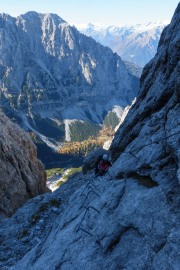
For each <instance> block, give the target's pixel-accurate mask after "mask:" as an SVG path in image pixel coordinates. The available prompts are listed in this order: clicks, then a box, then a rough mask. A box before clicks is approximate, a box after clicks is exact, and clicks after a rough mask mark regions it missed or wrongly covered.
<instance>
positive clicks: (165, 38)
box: [111, 6, 180, 162]
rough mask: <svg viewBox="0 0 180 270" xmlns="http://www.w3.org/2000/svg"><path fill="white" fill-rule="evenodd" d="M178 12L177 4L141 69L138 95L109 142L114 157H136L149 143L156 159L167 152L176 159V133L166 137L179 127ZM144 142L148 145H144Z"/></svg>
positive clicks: (179, 65) (179, 68) (179, 41)
mask: <svg viewBox="0 0 180 270" xmlns="http://www.w3.org/2000/svg"><path fill="white" fill-rule="evenodd" d="M179 13H180V6H178V8H177V10H176V13H175V15H174V17H173V19H172V22H171V24H170V25H169V26H167V27H166V28H165V30H164V31H163V33H162V36H161V39H160V42H159V47H158V52H157V54H156V56H155V58H154V59H153V60H152V61H151V62H149V64H148V65H146V67H145V69H144V70H143V74H142V77H141V90H140V94H139V97H138V98H137V101H136V103H135V105H134V106H133V107H132V109H131V110H130V111H129V113H128V116H127V118H126V120H125V122H124V123H123V124H122V126H121V127H120V128H119V130H118V131H117V133H116V135H115V138H114V140H113V143H112V145H111V152H112V157H113V159H114V160H116V159H117V158H118V157H119V155H120V154H121V153H122V152H124V151H125V152H129V151H131V152H133V153H134V155H136V154H137V159H138V158H140V156H142V155H143V152H144V151H145V150H146V151H148V147H149V148H151V150H152V152H153V151H155V152H156V153H157V156H156V158H155V159H156V160H160V159H162V158H163V157H165V156H166V155H167V156H173V158H174V160H176V162H179V154H178V149H179V136H180V134H176V135H174V136H172V137H169V136H171V135H172V134H174V133H177V132H178V131H180V122H179V121H180V120H179V119H180V107H179V102H180V31H179V23H180V15H179ZM153 141H155V142H156V143H158V146H159V147H160V149H159V147H157V144H156V143H154V144H153V143H152V144H151V142H153ZM146 144H150V145H149V146H147V147H146V148H144V145H146ZM130 157H131V158H133V156H132V154H130ZM155 159H153V160H152V161H153V162H155Z"/></svg>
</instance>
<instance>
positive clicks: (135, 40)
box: [80, 22, 167, 67]
mask: <svg viewBox="0 0 180 270" xmlns="http://www.w3.org/2000/svg"><path fill="white" fill-rule="evenodd" d="M166 25H167V22H149V23H147V24H137V25H132V26H105V27H101V26H99V27H98V26H95V25H92V24H89V25H88V26H87V28H85V29H80V31H81V32H82V33H84V34H85V35H87V36H91V37H92V38H94V39H95V40H97V41H98V42H100V43H101V44H102V45H104V46H108V47H109V48H111V49H112V50H113V51H114V52H116V53H117V54H118V55H120V56H121V57H122V59H123V61H130V62H132V63H134V64H135V65H138V66H139V67H144V66H145V65H146V64H147V63H148V62H149V61H150V60H151V59H152V58H153V57H154V55H155V53H156V51H157V46H158V42H159V38H160V36H161V33H162V30H163V29H164V27H165V26H166Z"/></svg>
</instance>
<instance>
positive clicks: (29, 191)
mask: <svg viewBox="0 0 180 270" xmlns="http://www.w3.org/2000/svg"><path fill="white" fill-rule="evenodd" d="M0 149H1V154H0V175H1V177H0V187H1V188H0V214H5V215H7V216H11V215H12V214H13V213H14V212H15V210H16V209H17V208H18V207H20V206H21V205H22V204H23V203H24V202H25V201H27V199H29V198H32V197H34V196H36V195H38V194H40V193H43V192H45V190H46V187H45V186H46V174H45V171H44V167H43V165H42V163H41V162H40V161H39V160H37V153H36V149H35V146H34V144H33V143H32V141H31V139H30V137H29V136H28V135H27V134H26V133H25V132H24V131H22V130H21V129H20V128H19V127H18V126H17V125H15V124H13V123H12V122H11V121H10V120H9V119H8V118H7V117H6V116H5V115H4V114H2V112H0Z"/></svg>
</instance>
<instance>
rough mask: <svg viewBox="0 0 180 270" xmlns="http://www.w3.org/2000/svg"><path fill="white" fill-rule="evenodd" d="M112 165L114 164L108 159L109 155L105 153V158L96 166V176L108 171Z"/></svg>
mask: <svg viewBox="0 0 180 270" xmlns="http://www.w3.org/2000/svg"><path fill="white" fill-rule="evenodd" d="M111 166H112V164H111V162H110V161H109V160H108V156H107V155H103V158H102V159H101V160H100V161H99V163H98V164H97V166H96V169H95V175H96V176H98V175H104V174H105V173H106V172H107V171H108V169H109V167H111Z"/></svg>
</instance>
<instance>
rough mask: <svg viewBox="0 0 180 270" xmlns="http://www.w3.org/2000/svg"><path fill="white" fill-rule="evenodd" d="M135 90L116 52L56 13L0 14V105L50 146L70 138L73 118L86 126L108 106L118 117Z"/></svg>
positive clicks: (97, 120) (134, 81)
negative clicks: (72, 25) (14, 16)
mask: <svg viewBox="0 0 180 270" xmlns="http://www.w3.org/2000/svg"><path fill="white" fill-rule="evenodd" d="M138 91H139V78H138V77H137V76H136V75H135V73H134V72H131V69H130V68H129V69H127V68H126V66H125V64H124V63H123V61H122V60H121V58H120V57H119V56H118V55H117V54H114V53H113V52H112V51H111V49H109V48H108V47H104V46H102V45H100V44H99V43H97V42H96V41H95V40H93V39H92V38H89V37H86V36H85V35H83V34H81V33H79V32H78V30H77V29H76V28H75V27H71V26H70V25H69V24H68V23H67V22H65V21H64V20H63V19H61V18H60V17H58V16H57V15H55V14H39V13H36V12H28V13H26V14H24V15H21V16H19V17H17V18H13V17H11V16H9V15H7V14H1V15H0V105H1V107H2V110H3V111H4V112H5V113H6V114H7V115H8V116H9V117H11V118H12V119H13V120H16V121H17V122H18V123H19V124H20V125H21V126H22V127H23V128H24V129H26V130H29V131H33V132H35V133H36V135H37V136H38V137H39V138H40V139H41V140H43V141H45V142H46V144H47V145H48V146H49V147H51V148H53V147H56V146H57V145H59V144H60V142H63V141H64V140H66V141H70V140H73V138H72V137H73V136H72V133H73V131H74V130H76V131H78V130H79V126H78V124H77V121H81V122H80V125H81V126H83V128H82V127H81V129H84V130H85V129H87V125H88V127H89V125H90V124H91V129H93V127H94V128H96V129H97V125H99V124H102V123H103V121H104V118H105V116H106V115H107V114H108V113H109V112H111V111H114V112H115V114H116V115H117V117H118V118H120V116H121V114H122V111H123V109H124V107H125V106H127V105H130V104H131V101H132V100H133V99H134V97H135V96H137V93H138ZM87 122H88V123H87ZM89 123H90V124H89ZM71 127H72V128H71Z"/></svg>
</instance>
